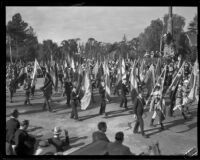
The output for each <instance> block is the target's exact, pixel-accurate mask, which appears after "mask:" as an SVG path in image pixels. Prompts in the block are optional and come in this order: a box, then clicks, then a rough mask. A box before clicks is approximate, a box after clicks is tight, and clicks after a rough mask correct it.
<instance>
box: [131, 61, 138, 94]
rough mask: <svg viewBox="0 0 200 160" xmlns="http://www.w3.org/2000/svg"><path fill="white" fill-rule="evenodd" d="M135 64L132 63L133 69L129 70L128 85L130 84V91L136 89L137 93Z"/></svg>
mask: <svg viewBox="0 0 200 160" xmlns="http://www.w3.org/2000/svg"><path fill="white" fill-rule="evenodd" d="M135 71H136V64H135V61H134V63H133V67H132V68H131V72H130V83H131V91H132V90H133V89H136V91H137V93H138V84H137V80H136V79H137V77H136V72H135Z"/></svg>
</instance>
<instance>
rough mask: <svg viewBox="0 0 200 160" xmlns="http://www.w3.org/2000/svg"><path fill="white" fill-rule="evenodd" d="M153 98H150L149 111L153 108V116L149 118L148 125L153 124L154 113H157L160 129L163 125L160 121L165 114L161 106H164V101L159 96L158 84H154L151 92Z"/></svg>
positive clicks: (163, 118) (162, 128)
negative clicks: (154, 86) (154, 89)
mask: <svg viewBox="0 0 200 160" xmlns="http://www.w3.org/2000/svg"><path fill="white" fill-rule="evenodd" d="M152 96H153V99H152V103H151V105H152V106H151V108H150V111H151V110H153V111H154V112H153V116H152V118H151V123H150V126H151V127H152V126H154V125H153V122H154V120H155V118H156V115H158V117H159V122H158V123H159V124H160V126H161V127H160V130H164V126H163V123H162V121H163V120H165V116H164V113H163V107H164V101H163V100H162V98H161V91H160V84H157V85H156V91H155V92H154V93H153V94H152Z"/></svg>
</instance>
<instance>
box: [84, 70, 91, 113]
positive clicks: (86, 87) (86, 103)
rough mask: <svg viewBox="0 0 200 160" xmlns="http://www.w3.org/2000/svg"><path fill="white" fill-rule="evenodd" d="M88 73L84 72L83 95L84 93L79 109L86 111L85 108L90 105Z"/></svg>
mask: <svg viewBox="0 0 200 160" xmlns="http://www.w3.org/2000/svg"><path fill="white" fill-rule="evenodd" d="M88 74H89V72H86V73H85V81H84V90H85V93H84V96H83V98H82V99H81V109H82V110H86V109H87V107H88V106H89V104H90V100H91V95H92V94H91V90H90V89H91V87H90V79H89V75H88Z"/></svg>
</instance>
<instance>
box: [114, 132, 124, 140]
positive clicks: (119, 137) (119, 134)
mask: <svg viewBox="0 0 200 160" xmlns="http://www.w3.org/2000/svg"><path fill="white" fill-rule="evenodd" d="M115 140H116V141H120V142H123V140H124V133H123V132H117V133H116V134H115Z"/></svg>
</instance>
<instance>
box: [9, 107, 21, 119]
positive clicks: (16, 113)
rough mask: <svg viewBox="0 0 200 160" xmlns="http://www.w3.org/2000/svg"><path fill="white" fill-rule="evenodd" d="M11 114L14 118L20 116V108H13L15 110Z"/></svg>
mask: <svg viewBox="0 0 200 160" xmlns="http://www.w3.org/2000/svg"><path fill="white" fill-rule="evenodd" d="M11 116H12V117H14V118H18V116H19V112H18V110H17V109H15V110H13V112H12V113H11Z"/></svg>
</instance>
